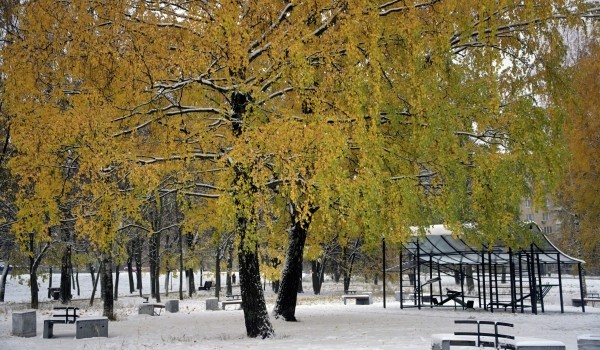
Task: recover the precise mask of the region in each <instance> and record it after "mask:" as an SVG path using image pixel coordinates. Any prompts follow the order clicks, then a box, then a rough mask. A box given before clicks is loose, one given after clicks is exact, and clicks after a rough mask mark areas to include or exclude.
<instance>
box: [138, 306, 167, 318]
mask: <svg viewBox="0 0 600 350" xmlns="http://www.w3.org/2000/svg"><path fill="white" fill-rule="evenodd" d="M164 308H165V305H163V304H140V305H139V306H138V314H139V315H150V316H160V313H161V311H162V309H164ZM156 310H158V312H157V311H156Z"/></svg>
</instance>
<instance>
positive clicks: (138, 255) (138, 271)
mask: <svg viewBox="0 0 600 350" xmlns="http://www.w3.org/2000/svg"><path fill="white" fill-rule="evenodd" d="M134 258H135V277H136V289H137V290H139V291H140V296H142V238H141V237H138V238H136V240H135V256H134Z"/></svg>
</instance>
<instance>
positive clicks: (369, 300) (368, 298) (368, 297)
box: [342, 293, 373, 305]
mask: <svg viewBox="0 0 600 350" xmlns="http://www.w3.org/2000/svg"><path fill="white" fill-rule="evenodd" d="M347 299H355V300H356V305H371V304H373V296H372V294H371V293H364V294H344V295H342V301H343V302H344V305H346V300H347Z"/></svg>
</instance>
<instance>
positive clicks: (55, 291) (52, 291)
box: [48, 287, 60, 300]
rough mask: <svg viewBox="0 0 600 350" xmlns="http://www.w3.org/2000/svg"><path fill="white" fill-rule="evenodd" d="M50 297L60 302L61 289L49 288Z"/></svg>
mask: <svg viewBox="0 0 600 350" xmlns="http://www.w3.org/2000/svg"><path fill="white" fill-rule="evenodd" d="M48 297H49V298H52V300H58V299H59V298H60V287H53V288H48Z"/></svg>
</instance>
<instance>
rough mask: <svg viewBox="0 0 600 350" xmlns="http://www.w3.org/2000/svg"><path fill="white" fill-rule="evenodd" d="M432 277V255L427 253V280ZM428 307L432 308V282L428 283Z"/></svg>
mask: <svg viewBox="0 0 600 350" xmlns="http://www.w3.org/2000/svg"><path fill="white" fill-rule="evenodd" d="M432 278H433V257H432V256H431V255H429V280H431V279H432ZM429 308H430V309H433V283H429Z"/></svg>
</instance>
